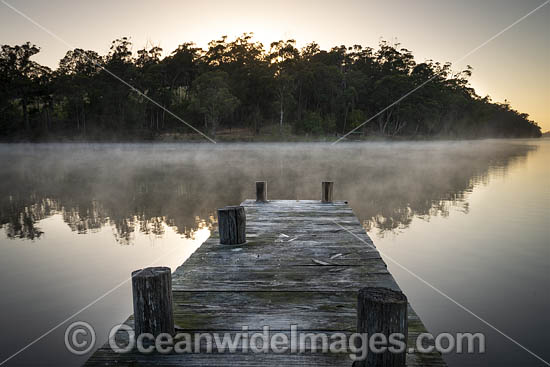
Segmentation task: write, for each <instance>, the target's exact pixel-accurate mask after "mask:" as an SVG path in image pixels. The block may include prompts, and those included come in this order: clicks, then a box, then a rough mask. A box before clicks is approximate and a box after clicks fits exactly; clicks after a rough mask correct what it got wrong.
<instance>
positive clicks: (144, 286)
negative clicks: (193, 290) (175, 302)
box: [132, 267, 174, 336]
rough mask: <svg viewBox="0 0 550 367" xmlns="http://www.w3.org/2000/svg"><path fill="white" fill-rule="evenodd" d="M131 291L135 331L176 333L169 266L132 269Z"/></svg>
mask: <svg viewBox="0 0 550 367" xmlns="http://www.w3.org/2000/svg"><path fill="white" fill-rule="evenodd" d="M132 294H133V303H134V318H135V330H136V334H137V335H139V334H143V333H150V334H153V335H155V336H156V335H159V334H161V333H168V334H170V335H173V334H174V316H173V311H172V277H171V270H170V268H167V267H151V268H145V269H140V270H136V271H134V272H132Z"/></svg>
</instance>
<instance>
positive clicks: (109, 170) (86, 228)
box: [0, 140, 536, 244]
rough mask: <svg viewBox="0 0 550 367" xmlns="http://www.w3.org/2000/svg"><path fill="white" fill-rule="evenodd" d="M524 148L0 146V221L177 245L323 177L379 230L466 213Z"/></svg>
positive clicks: (15, 229)
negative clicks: (245, 208) (248, 201)
mask: <svg viewBox="0 0 550 367" xmlns="http://www.w3.org/2000/svg"><path fill="white" fill-rule="evenodd" d="M534 149H536V147H535V146H532V145H529V144H528V143H525V142H521V141H498V140H493V141H468V142H416V143H353V144H340V145H339V146H335V147H329V146H328V145H323V144H295V145H292V144H250V145H237V144H234V145H219V146H211V145H204V144H202V145H192V144H181V145H179V144H151V145H148V144H91V145H87V144H40V145H30V144H29V145H26V144H23V145H9V144H8V145H0V154H1V155H2V157H3V158H4V159H3V161H2V163H1V167H0V168H1V171H0V195H1V196H0V225H1V226H2V227H3V228H4V230H5V233H6V235H7V236H8V237H9V238H26V239H31V240H34V239H38V238H40V236H41V235H43V232H42V231H41V230H40V228H39V226H37V223H38V222H39V221H41V220H42V219H45V218H48V217H50V216H52V215H54V214H61V215H62V217H63V220H64V222H65V223H67V225H68V226H69V227H70V228H71V230H73V231H75V232H78V233H81V234H86V233H89V232H94V231H98V230H100V229H101V228H102V227H105V226H112V228H113V229H114V234H115V238H116V239H117V241H118V242H119V243H120V244H131V243H132V238H133V237H132V236H133V234H134V233H135V232H136V231H141V232H143V233H145V234H152V235H155V236H159V237H161V236H163V234H164V231H165V228H166V226H170V227H172V228H174V229H175V230H176V231H177V232H178V233H180V234H182V235H183V236H185V237H187V238H192V237H193V235H194V233H195V232H196V231H197V230H198V229H200V228H204V227H209V228H211V227H212V226H213V225H214V224H215V220H216V219H215V217H214V215H215V214H214V213H215V211H216V209H217V208H219V207H222V206H225V205H231V204H237V203H239V202H240V201H242V200H243V199H245V198H252V197H254V181H257V180H267V181H268V187H269V192H268V197H269V198H277V199H316V198H318V197H319V195H320V182H321V181H323V180H332V181H335V182H336V184H335V197H336V199H346V200H349V202H350V204H351V206H352V208H353V209H354V211H355V213H356V215H357V216H358V217H359V218H360V219H361V220H362V222H363V224H364V227H365V228H366V229H367V230H369V231H372V230H378V231H380V232H381V233H382V234H383V233H384V232H387V231H394V230H396V229H400V228H406V227H407V226H408V225H409V224H410V222H411V220H412V219H413V218H414V217H422V218H425V219H428V218H430V217H431V216H446V215H448V214H449V210H450V208H453V207H454V208H460V209H461V210H463V211H464V212H468V202H467V193H468V192H470V191H471V190H472V189H473V187H475V186H476V185H479V184H483V183H486V182H487V180H489V179H490V176H491V175H493V174H499V175H506V172H507V170H508V168H509V167H510V165H512V164H514V162H517V161H521V160H524V159H525V157H526V156H527V155H528V154H529V152H530V151H532V150H534Z"/></svg>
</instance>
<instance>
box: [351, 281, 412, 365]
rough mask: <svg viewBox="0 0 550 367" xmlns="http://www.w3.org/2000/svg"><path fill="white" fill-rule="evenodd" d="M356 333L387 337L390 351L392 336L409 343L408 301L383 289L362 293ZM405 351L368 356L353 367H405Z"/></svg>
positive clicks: (373, 288)
mask: <svg viewBox="0 0 550 367" xmlns="http://www.w3.org/2000/svg"><path fill="white" fill-rule="evenodd" d="M357 332H358V333H367V335H368V337H369V338H370V337H372V335H374V334H376V333H381V334H383V335H384V336H385V337H386V340H387V343H386V344H385V345H386V346H388V347H392V344H391V343H390V340H389V339H390V335H391V334H394V333H399V334H401V335H402V336H403V339H400V340H401V341H402V342H404V343H407V337H408V335H407V334H408V330H407V297H406V296H405V295H404V294H403V293H402V292H400V291H395V290H392V289H389V288H382V287H366V288H362V289H361V290H360V291H359V295H358V299H357ZM406 355H407V354H406V349H405V348H403V352H401V353H394V352H392V351H391V350H389V349H387V350H386V352H383V353H372V352H370V351H369V352H368V353H367V358H366V359H364V360H363V361H358V362H357V363H356V364H354V366H361V367H363V366H364V367H405V359H406Z"/></svg>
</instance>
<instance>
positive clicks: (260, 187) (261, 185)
mask: <svg viewBox="0 0 550 367" xmlns="http://www.w3.org/2000/svg"><path fill="white" fill-rule="evenodd" d="M256 201H257V202H266V201H267V182H266V181H256Z"/></svg>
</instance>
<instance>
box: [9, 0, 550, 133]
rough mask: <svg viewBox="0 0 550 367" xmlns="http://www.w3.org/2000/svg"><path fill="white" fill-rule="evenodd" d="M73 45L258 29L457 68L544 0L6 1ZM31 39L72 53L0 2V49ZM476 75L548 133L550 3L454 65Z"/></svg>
mask: <svg viewBox="0 0 550 367" xmlns="http://www.w3.org/2000/svg"><path fill="white" fill-rule="evenodd" d="M3 1H6V2H8V3H10V4H11V5H13V6H14V7H16V8H18V9H19V10H21V11H22V12H23V13H25V14H27V15H28V16H29V17H30V18H32V19H34V20H35V21H36V22H38V23H40V24H42V25H43V26H44V27H46V28H48V29H50V30H51V31H52V32H54V33H55V34H56V35H57V36H59V37H60V38H62V39H64V40H65V41H66V42H68V43H69V44H71V45H72V46H74V47H79V48H84V49H92V50H96V51H98V52H100V53H101V54H104V53H106V52H107V51H108V49H109V45H110V42H111V41H112V40H113V39H115V38H119V37H122V36H130V37H131V39H132V41H133V43H134V51H135V50H137V49H138V48H142V47H143V46H144V45H145V44H146V43H147V42H150V43H153V44H155V45H160V46H161V47H162V48H164V51H165V53H170V52H171V51H172V50H173V49H175V48H176V47H177V45H178V44H181V43H183V42H186V41H193V42H195V43H197V44H198V45H199V46H202V47H204V46H206V44H207V43H208V41H210V40H212V39H215V38H219V37H220V36H221V35H228V36H229V37H235V36H237V35H239V34H241V33H243V32H254V34H255V35H256V39H258V40H259V41H261V42H263V43H264V45H268V44H269V43H270V42H271V41H273V40H279V39H288V38H294V39H296V41H297V44H298V46H303V45H305V44H307V43H309V42H311V41H316V42H318V43H319V44H320V45H321V47H323V48H330V47H332V46H336V45H341V44H345V45H353V44H361V45H364V46H371V47H376V45H377V44H378V41H379V40H380V38H384V39H387V40H395V39H397V40H398V41H399V42H400V43H401V45H402V47H405V48H408V49H409V50H412V51H413V52H414V55H415V56H416V59H417V61H420V62H421V61H424V60H425V59H433V60H437V61H451V62H452V61H454V60H458V59H460V58H461V57H463V56H464V55H465V54H467V53H468V52H469V51H471V50H472V49H474V48H475V47H477V46H478V45H480V44H481V43H483V42H485V41H486V40H488V39H489V38H490V37H492V36H493V35H495V34H496V33H498V32H499V31H501V30H502V29H503V28H505V27H507V26H509V25H510V24H511V23H513V22H514V21H516V20H517V19H518V18H520V17H522V16H523V15H525V14H526V13H528V12H529V11H531V10H532V9H534V8H536V7H537V6H539V5H540V4H542V3H543V2H544V0H457V1H447V0H438V1H437V0H415V1H410V0H408V1H402V0H393V1H369V0H340V1H333V0H317V1H309V0H308V1H297V0H295V1H290V0H284V1H277V2H273V1H271V2H261V1H253V0H232V1H216V0H200V1H143V0H133V1H127V0H124V1H123V0H119V1H114V0H110V1H107V0H96V1H63V0H49V1H43V0H3ZM26 41H31V42H32V43H35V44H36V45H38V46H40V47H41V48H42V50H41V52H40V54H38V55H37V56H36V57H35V60H36V61H38V62H40V63H42V64H45V65H48V66H50V67H53V68H55V67H57V64H58V61H59V59H61V58H62V57H63V55H64V54H65V52H66V51H67V50H68V47H67V46H66V45H65V44H63V43H62V42H60V41H59V40H56V39H55V38H53V37H52V36H50V35H48V34H47V33H45V32H44V31H42V30H40V29H39V28H37V27H36V26H35V25H33V24H32V23H30V22H29V21H28V20H26V19H24V18H23V17H21V16H20V15H18V14H16V13H14V12H13V11H12V10H11V9H9V8H8V7H7V6H6V5H4V4H2V3H0V43H1V44H16V43H23V42H26ZM467 64H470V65H472V66H473V68H474V74H473V77H472V79H471V82H472V85H473V87H474V88H475V89H476V91H477V92H478V94H480V95H486V94H489V95H490V96H491V97H492V98H493V100H495V101H504V99H507V100H509V101H510V102H511V104H512V106H513V107H514V108H516V109H518V110H520V111H521V112H526V113H529V114H530V115H531V117H532V119H534V120H535V121H537V122H538V123H539V125H541V126H542V128H543V131H546V130H550V4H548V5H546V6H544V7H543V8H541V9H540V10H538V11H537V12H536V13H534V14H532V15H531V16H529V17H528V18H527V19H525V20H524V21H523V22H521V23H519V24H518V25H516V26H515V27H513V28H512V29H510V30H509V31H507V32H506V33H504V34H503V35H501V36H500V37H499V38H497V39H495V40H494V41H492V42H491V43H490V44H488V45H486V46H484V47H482V48H481V49H479V50H478V51H476V52H475V53H474V54H472V55H471V56H469V57H468V58H466V59H464V61H462V62H461V63H460V64H455V65H454V68H455V69H456V70H461V69H463V68H464V67H465V66H466V65H467Z"/></svg>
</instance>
